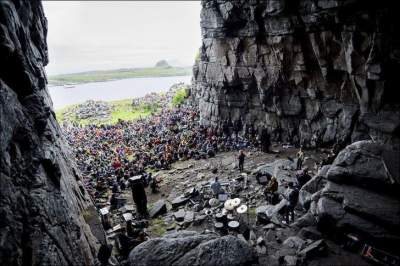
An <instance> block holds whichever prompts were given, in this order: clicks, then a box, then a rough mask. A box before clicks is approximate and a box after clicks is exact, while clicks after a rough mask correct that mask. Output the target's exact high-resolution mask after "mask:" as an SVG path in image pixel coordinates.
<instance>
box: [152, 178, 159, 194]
mask: <svg viewBox="0 0 400 266" xmlns="http://www.w3.org/2000/svg"><path fill="white" fill-rule="evenodd" d="M160 182H161V181H160V180H159V179H158V178H157V177H155V178H152V179H151V181H150V188H151V193H153V194H155V193H158V189H159V188H160V186H159V183H160Z"/></svg>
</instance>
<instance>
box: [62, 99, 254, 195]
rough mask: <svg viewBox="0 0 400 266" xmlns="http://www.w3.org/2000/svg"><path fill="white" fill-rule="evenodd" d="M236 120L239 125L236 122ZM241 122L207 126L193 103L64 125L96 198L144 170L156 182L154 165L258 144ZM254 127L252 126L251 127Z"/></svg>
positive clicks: (162, 166) (146, 177)
mask: <svg viewBox="0 0 400 266" xmlns="http://www.w3.org/2000/svg"><path fill="white" fill-rule="evenodd" d="M235 124H236V126H235ZM237 124H238V123H224V125H223V126H221V127H220V128H210V127H204V126H201V125H200V123H199V117H198V114H197V112H196V111H195V110H194V109H192V108H191V107H187V106H182V107H177V108H173V109H170V108H164V109H162V111H161V112H160V113H158V114H155V115H153V116H151V117H147V118H143V119H140V120H137V121H119V122H118V123H116V124H114V125H87V126H78V125H71V124H69V125H64V126H63V130H64V133H65V136H66V139H67V141H68V142H69V144H70V145H71V147H72V148H73V151H74V154H75V157H76V162H77V164H78V167H79V168H80V170H81V172H82V173H83V175H84V185H85V187H86V188H87V189H88V190H89V192H90V193H91V195H92V197H93V198H96V196H98V194H99V193H101V191H102V190H104V189H106V188H107V187H115V190H118V189H124V188H126V186H127V182H126V181H127V180H128V179H129V178H131V177H133V176H137V175H141V176H142V177H143V179H144V180H143V182H144V184H145V185H146V186H147V185H151V186H153V187H155V185H154V184H156V182H157V180H155V179H154V178H152V176H151V173H150V172H149V171H148V170H149V169H154V170H160V169H168V168H169V167H170V165H171V163H173V162H175V161H178V160H186V159H192V158H193V159H203V158H209V157H213V156H214V155H215V153H216V152H220V151H230V150H240V149H245V148H249V147H250V146H252V145H257V137H256V134H255V133H251V134H252V135H250V133H246V134H248V136H244V135H243V136H241V135H240V134H239V131H240V130H241V129H240V128H238V125H237ZM246 132H251V130H246Z"/></svg>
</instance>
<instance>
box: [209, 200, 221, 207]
mask: <svg viewBox="0 0 400 266" xmlns="http://www.w3.org/2000/svg"><path fill="white" fill-rule="evenodd" d="M208 204H210V206H211V207H215V206H218V204H219V200H217V199H216V198H212V199H210V200H209V201H208Z"/></svg>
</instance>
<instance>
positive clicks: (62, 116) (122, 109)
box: [56, 99, 160, 125]
mask: <svg viewBox="0 0 400 266" xmlns="http://www.w3.org/2000/svg"><path fill="white" fill-rule="evenodd" d="M109 103H110V104H111V105H112V112H111V117H110V118H109V119H107V120H92V119H78V118H77V117H75V115H73V112H70V111H71V110H72V109H74V108H75V107H76V106H77V105H70V106H68V107H65V108H63V109H60V110H57V111H56V116H57V121H58V122H59V123H63V122H64V121H70V122H75V123H78V124H81V125H87V124H115V123H117V122H118V120H119V119H121V120H127V121H130V120H137V119H139V118H144V117H147V116H149V115H152V114H154V113H156V112H158V111H159V110H160V107H159V106H158V105H157V104H152V105H141V106H137V107H133V106H132V99H125V100H119V101H110V102H109Z"/></svg>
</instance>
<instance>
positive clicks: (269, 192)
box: [264, 176, 278, 204]
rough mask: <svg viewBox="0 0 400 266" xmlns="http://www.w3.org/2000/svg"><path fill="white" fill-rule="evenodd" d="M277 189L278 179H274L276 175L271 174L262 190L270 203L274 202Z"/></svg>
mask: <svg viewBox="0 0 400 266" xmlns="http://www.w3.org/2000/svg"><path fill="white" fill-rule="evenodd" d="M277 191H278V181H277V180H276V177H275V176H273V177H271V180H270V181H269V182H268V184H267V186H266V187H265V190H264V195H265V197H266V199H267V201H268V202H269V203H270V204H274V198H275V197H276V192H277Z"/></svg>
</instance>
